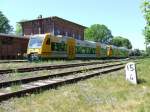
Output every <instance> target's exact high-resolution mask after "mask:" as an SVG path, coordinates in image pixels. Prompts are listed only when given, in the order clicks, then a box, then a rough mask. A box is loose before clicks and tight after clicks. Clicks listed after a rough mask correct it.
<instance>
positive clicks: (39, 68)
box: [0, 59, 126, 74]
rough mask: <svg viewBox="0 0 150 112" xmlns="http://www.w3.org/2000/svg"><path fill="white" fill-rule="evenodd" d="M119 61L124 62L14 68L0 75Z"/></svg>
mask: <svg viewBox="0 0 150 112" xmlns="http://www.w3.org/2000/svg"><path fill="white" fill-rule="evenodd" d="M119 61H126V59H123V60H105V61H100V62H90V63H89V62H86V63H72V64H61V65H46V66H37V67H26V68H25V67H24V68H16V69H4V70H0V74H8V73H23V72H33V71H41V70H52V69H59V68H69V67H76V66H86V65H94V64H104V63H110V62H119Z"/></svg>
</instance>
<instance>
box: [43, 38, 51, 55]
mask: <svg viewBox="0 0 150 112" xmlns="http://www.w3.org/2000/svg"><path fill="white" fill-rule="evenodd" d="M41 51H42V55H43V56H44V57H49V56H50V53H51V39H50V35H46V36H45V39H44V42H43V45H42V50H41Z"/></svg>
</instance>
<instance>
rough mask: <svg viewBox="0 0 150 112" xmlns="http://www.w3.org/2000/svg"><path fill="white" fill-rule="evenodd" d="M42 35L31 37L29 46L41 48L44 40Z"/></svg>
mask: <svg viewBox="0 0 150 112" xmlns="http://www.w3.org/2000/svg"><path fill="white" fill-rule="evenodd" d="M43 39H44V38H42V37H31V38H30V41H29V45H28V47H29V48H40V47H41V46H42V42H43Z"/></svg>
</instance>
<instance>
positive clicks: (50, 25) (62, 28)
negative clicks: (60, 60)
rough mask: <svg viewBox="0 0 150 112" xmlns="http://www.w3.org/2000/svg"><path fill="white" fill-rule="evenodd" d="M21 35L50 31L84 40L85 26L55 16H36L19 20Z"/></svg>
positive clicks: (54, 33)
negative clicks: (31, 18) (32, 18)
mask: <svg viewBox="0 0 150 112" xmlns="http://www.w3.org/2000/svg"><path fill="white" fill-rule="evenodd" d="M20 24H21V26H22V29H23V35H32V34H44V33H51V34H53V35H63V36H68V37H74V38H76V39H79V40H84V29H85V28H86V27H85V26H82V25H79V24H76V23H74V22H71V21H68V20H65V19H62V18H59V17H57V16H53V17H47V18H42V17H40V18H38V19H35V20H29V21H23V22H20Z"/></svg>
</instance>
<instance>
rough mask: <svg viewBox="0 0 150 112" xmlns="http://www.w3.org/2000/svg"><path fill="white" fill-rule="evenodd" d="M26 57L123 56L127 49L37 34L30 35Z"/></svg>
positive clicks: (34, 58)
mask: <svg viewBox="0 0 150 112" xmlns="http://www.w3.org/2000/svg"><path fill="white" fill-rule="evenodd" d="M27 55H28V58H29V59H31V60H38V59H39V58H66V59H77V58H83V59H85V58H125V57H128V55H129V50H128V49H126V48H124V47H116V46H113V45H106V44H102V43H99V42H92V41H82V40H76V39H74V38H72V37H65V36H64V37H63V36H53V35H51V34H49V33H48V34H38V35H33V36H31V37H30V40H29V44H28V49H27Z"/></svg>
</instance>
